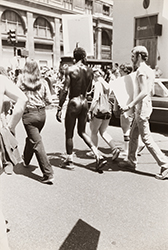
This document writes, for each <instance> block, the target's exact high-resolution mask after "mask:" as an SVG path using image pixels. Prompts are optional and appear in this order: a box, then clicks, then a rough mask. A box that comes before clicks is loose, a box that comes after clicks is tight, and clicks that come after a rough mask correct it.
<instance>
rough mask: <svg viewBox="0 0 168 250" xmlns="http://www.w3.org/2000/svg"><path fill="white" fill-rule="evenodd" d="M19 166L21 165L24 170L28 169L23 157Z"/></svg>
mask: <svg viewBox="0 0 168 250" xmlns="http://www.w3.org/2000/svg"><path fill="white" fill-rule="evenodd" d="M21 164H22V165H23V167H24V168H28V166H29V165H26V163H25V161H24V156H23V155H22V161H21Z"/></svg>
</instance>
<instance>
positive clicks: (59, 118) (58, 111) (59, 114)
mask: <svg viewBox="0 0 168 250" xmlns="http://www.w3.org/2000/svg"><path fill="white" fill-rule="evenodd" d="M61 115H62V111H61V110H60V109H58V110H57V114H56V118H57V121H58V122H62V121H61Z"/></svg>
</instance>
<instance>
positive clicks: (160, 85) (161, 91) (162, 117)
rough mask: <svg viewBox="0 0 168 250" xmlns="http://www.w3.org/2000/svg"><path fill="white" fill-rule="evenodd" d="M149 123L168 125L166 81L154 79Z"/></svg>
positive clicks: (167, 83)
mask: <svg viewBox="0 0 168 250" xmlns="http://www.w3.org/2000/svg"><path fill="white" fill-rule="evenodd" d="M152 106H153V112H152V115H151V117H150V123H156V124H162V125H168V79H164V78H156V79H155V85H154V96H153V97H152Z"/></svg>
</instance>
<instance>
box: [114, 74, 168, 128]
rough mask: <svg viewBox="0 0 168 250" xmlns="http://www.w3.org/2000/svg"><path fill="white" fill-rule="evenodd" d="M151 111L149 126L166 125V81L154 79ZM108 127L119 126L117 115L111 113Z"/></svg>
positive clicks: (167, 89) (167, 114)
mask: <svg viewBox="0 0 168 250" xmlns="http://www.w3.org/2000/svg"><path fill="white" fill-rule="evenodd" d="M152 106H153V111H152V114H151V117H150V123H151V124H160V125H168V79H165V78H156V79H155V83H154V95H153V96H152ZM110 125H114V126H120V119H119V115H118V114H117V115H116V114H115V113H114V112H113V116H112V118H111V121H110Z"/></svg>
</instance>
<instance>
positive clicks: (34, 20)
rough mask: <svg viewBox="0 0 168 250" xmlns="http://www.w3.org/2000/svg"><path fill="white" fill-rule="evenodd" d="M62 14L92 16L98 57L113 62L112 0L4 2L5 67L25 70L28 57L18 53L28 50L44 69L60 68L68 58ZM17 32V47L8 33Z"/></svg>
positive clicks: (0, 36)
mask: <svg viewBox="0 0 168 250" xmlns="http://www.w3.org/2000/svg"><path fill="white" fill-rule="evenodd" d="M62 14H72V15H76V14H81V15H85V14H87V15H92V18H93V36H94V58H95V59H108V60H111V59H112V33H113V32H112V29H113V28H112V14H113V1H112V0H29V1H28V0H25V1H20V0H10V1H8V0H1V2H0V16H1V18H0V27H1V28H0V58H1V61H2V62H3V65H5V66H10V65H11V66H12V67H14V68H17V67H18V68H19V67H20V68H21V67H22V65H23V63H24V61H25V58H21V57H20V56H18V53H17V51H18V50H19V49H20V50H22V49H26V50H27V51H28V53H29V57H30V58H33V59H35V60H37V61H38V62H39V65H40V66H48V67H53V68H56V69H58V67H59V63H60V58H61V57H62V56H63V55H64V46H63V33H62ZM9 30H15V31H16V38H17V43H16V48H17V50H16V56H14V55H15V53H14V46H13V45H12V44H11V43H9V41H8V31H9Z"/></svg>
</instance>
